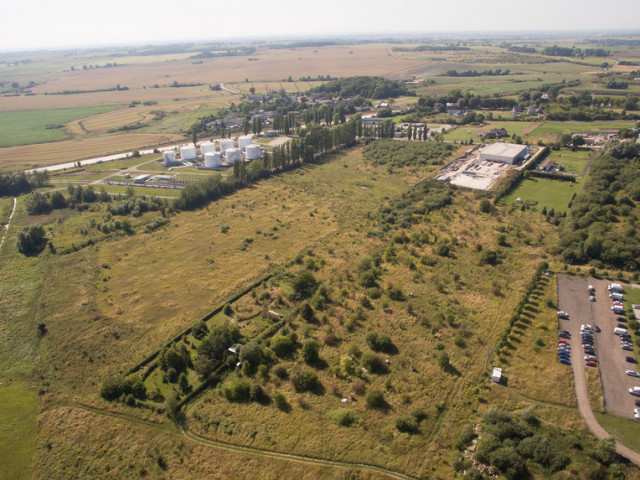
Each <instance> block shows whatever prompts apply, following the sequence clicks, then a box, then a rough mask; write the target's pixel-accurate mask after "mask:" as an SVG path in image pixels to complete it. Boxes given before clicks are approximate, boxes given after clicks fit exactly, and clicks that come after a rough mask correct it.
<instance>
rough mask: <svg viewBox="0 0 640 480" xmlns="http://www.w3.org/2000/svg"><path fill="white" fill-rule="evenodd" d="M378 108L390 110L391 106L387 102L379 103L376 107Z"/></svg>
mask: <svg viewBox="0 0 640 480" xmlns="http://www.w3.org/2000/svg"><path fill="white" fill-rule="evenodd" d="M376 106H377V107H378V108H389V104H388V103H387V102H378V105H376Z"/></svg>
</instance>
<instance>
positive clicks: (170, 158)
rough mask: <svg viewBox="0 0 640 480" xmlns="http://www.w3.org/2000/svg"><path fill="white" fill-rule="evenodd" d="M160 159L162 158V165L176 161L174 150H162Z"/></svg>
mask: <svg viewBox="0 0 640 480" xmlns="http://www.w3.org/2000/svg"><path fill="white" fill-rule="evenodd" d="M162 160H164V165H165V166H168V165H173V164H174V163H176V152H174V151H173V150H168V151H166V152H162Z"/></svg>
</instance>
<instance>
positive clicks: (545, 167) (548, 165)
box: [540, 158, 556, 172]
mask: <svg viewBox="0 0 640 480" xmlns="http://www.w3.org/2000/svg"><path fill="white" fill-rule="evenodd" d="M555 163H556V162H555V161H554V160H553V158H547V159H546V160H545V161H544V163H543V164H542V166H541V167H540V170H542V171H545V172H551V171H553V169H554V167H555Z"/></svg>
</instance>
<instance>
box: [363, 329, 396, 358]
mask: <svg viewBox="0 0 640 480" xmlns="http://www.w3.org/2000/svg"><path fill="white" fill-rule="evenodd" d="M364 340H365V342H367V345H369V348H371V350H374V351H376V352H387V353H393V352H394V351H395V345H394V344H393V342H392V341H391V337H389V336H388V335H379V334H378V333H376V332H368V333H367V334H366V335H365V337H364Z"/></svg>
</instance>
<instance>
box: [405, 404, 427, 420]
mask: <svg viewBox="0 0 640 480" xmlns="http://www.w3.org/2000/svg"><path fill="white" fill-rule="evenodd" d="M409 415H411V416H412V417H413V418H415V419H416V422H421V421H422V420H424V419H425V418H427V416H428V415H427V411H426V410H425V409H424V408H422V407H415V408H412V409H411V411H410V412H409Z"/></svg>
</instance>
